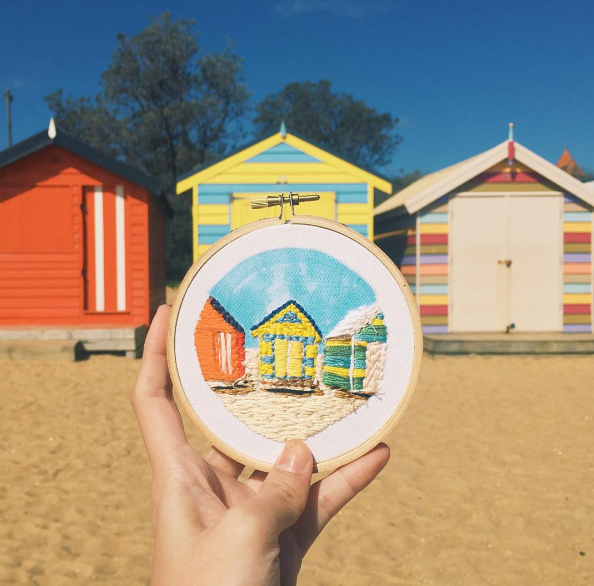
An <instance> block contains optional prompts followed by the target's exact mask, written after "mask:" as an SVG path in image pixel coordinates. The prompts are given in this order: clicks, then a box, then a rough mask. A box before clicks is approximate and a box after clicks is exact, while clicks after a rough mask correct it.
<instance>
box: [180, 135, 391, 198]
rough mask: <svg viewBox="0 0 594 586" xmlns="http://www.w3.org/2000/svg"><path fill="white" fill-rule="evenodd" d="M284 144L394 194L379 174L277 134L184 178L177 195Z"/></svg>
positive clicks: (388, 182) (242, 148)
mask: <svg viewBox="0 0 594 586" xmlns="http://www.w3.org/2000/svg"><path fill="white" fill-rule="evenodd" d="M281 144H286V145H289V146H290V147H294V148H295V149H299V150H300V151H302V152H303V153H305V154H307V155H309V156H310V157H313V158H314V159H318V160H319V161H320V162H324V163H327V164H328V165H333V166H335V167H337V168H340V169H342V170H343V171H344V172H346V173H350V174H352V175H353V177H354V178H359V179H360V180H361V181H362V182H364V183H369V184H370V185H372V186H373V187H375V188H377V189H379V190H381V191H384V192H386V193H391V191H392V184H391V182H390V181H389V180H388V179H386V178H385V177H382V176H381V175H379V174H378V173H377V172H375V171H371V170H368V169H364V168H363V167H361V166H359V165H355V164H354V163H351V162H349V161H347V160H346V159H344V158H343V157H341V156H339V155H336V154H333V153H331V152H329V151H328V150H325V149H322V148H320V147H318V146H316V145H314V144H312V143H311V142H308V141H306V140H305V139H303V138H300V137H299V136H297V135H295V134H290V133H285V134H284V135H283V133H281V132H277V133H276V134H273V135H272V136H269V137H268V138H265V139H264V140H259V141H257V142H253V143H250V144H248V145H244V146H243V147H241V148H240V149H238V150H237V151H235V152H233V153H231V154H230V155H227V156H225V157H224V158H222V159H220V160H218V161H214V162H213V163H210V164H208V165H205V166H203V167H200V168H199V169H194V170H192V171H190V172H189V173H185V174H184V175H181V176H180V177H178V180H177V193H178V194H180V193H184V192H186V191H188V189H191V188H192V187H194V186H195V185H197V184H199V183H206V182H208V181H209V180H210V179H212V178H213V177H216V176H217V175H219V174H221V173H223V172H225V171H226V170H228V169H231V168H233V167H235V166H237V165H240V164H242V163H246V162H249V160H250V159H253V158H254V157H257V156H258V155H260V154H261V153H263V152H265V151H267V150H269V149H272V148H274V147H276V146H278V145H281Z"/></svg>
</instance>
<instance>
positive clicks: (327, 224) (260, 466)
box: [167, 215, 423, 473]
mask: <svg viewBox="0 0 594 586" xmlns="http://www.w3.org/2000/svg"><path fill="white" fill-rule="evenodd" d="M286 223H291V224H296V225H299V224H301V225H308V226H317V227H319V228H324V229H326V230H331V231H333V232H337V233H338V234H342V235H343V236H346V237H347V238H350V239H351V240H354V241H355V242H356V243H357V244H360V245H361V246H363V247H365V248H366V249H367V250H368V251H369V252H371V254H373V255H374V256H375V257H376V258H377V259H378V260H379V261H380V262H381V263H382V264H383V265H384V267H385V268H386V269H387V270H388V271H389V272H390V274H391V275H392V277H393V278H394V280H395V281H396V282H397V283H398V286H399V287H400V290H401V291H402V293H403V295H404V298H405V301H406V304H407V306H408V310H409V313H410V316H411V320H412V328H413V335H414V350H413V364H412V369H411V373H410V378H409V380H408V384H407V387H406V391H405V393H404V396H403V397H402V400H401V401H400V403H399V404H398V406H397V408H396V409H395V410H394V412H393V413H392V415H391V416H390V418H389V419H388V421H387V422H386V423H385V424H384V425H383V426H382V427H381V428H380V429H379V430H378V431H377V432H375V433H374V434H373V435H372V436H370V437H369V438H368V439H367V440H365V441H364V442H363V443H361V444H360V445H359V446H358V447H357V448H355V449H353V450H350V451H348V452H345V453H344V454H341V455H340V456H337V457H335V458H330V459H328V460H324V461H322V462H316V463H315V464H314V472H318V473H319V472H327V471H331V470H334V469H336V468H338V467H340V466H343V465H344V464H348V463H349V462H352V461H353V460H355V459H356V458H358V457H359V456H362V455H363V454H366V453H367V452H368V451H369V450H371V449H372V448H373V447H375V446H376V445H377V444H379V443H380V441H381V440H382V439H383V438H384V437H386V436H387V435H388V433H389V432H390V431H391V430H392V428H393V427H394V426H395V425H396V423H398V421H399V420H400V418H401V417H402V415H403V413H404V411H405V410H406V407H407V406H408V404H409V402H410V400H411V398H412V395H413V393H414V391H415V388H416V386H417V382H418V380H419V375H420V371H421V362H422V357H423V334H422V328H421V319H420V316H419V312H418V309H417V304H416V301H415V298H414V296H413V294H412V293H411V290H410V287H409V285H408V283H407V282H406V280H405V279H404V277H403V276H402V274H401V273H400V271H399V270H398V269H397V268H396V266H395V265H394V263H393V262H392V261H391V260H390V259H389V257H388V256H387V255H386V254H385V253H384V252H383V251H382V250H380V249H379V248H378V247H377V246H376V245H375V244H373V243H372V242H370V241H369V240H367V238H365V237H364V236H362V235H361V234H359V233H358V232H355V231H354V230H351V229H350V228H347V227H346V226H344V225H342V224H339V223H337V222H333V221H331V220H326V219H324V218H320V217H317V216H307V215H302V216H301V215H297V216H295V215H294V216H293V217H292V218H291V219H290V220H283V219H280V218H279V219H276V218H273V219H265V220H257V221H256V222H253V223H251V224H248V225H246V226H242V227H241V228H237V229H235V230H233V232H231V233H230V234H228V235H227V236H224V237H223V238H221V239H220V240H219V241H218V242H217V243H216V244H213V245H212V246H211V247H210V248H209V249H208V250H207V251H206V252H205V253H204V254H203V255H202V256H201V257H200V259H199V260H198V261H197V262H195V263H194V264H193V265H192V267H191V268H190V270H189V271H188V273H187V274H186V276H185V277H184V279H183V281H182V282H181V284H180V286H179V289H178V292H177V297H176V299H175V302H174V303H173V306H172V309H171V316H170V318H169V325H168V328H167V363H168V365H169V373H170V375H171V380H172V382H173V393H174V397H175V400H176V401H177V403H178V404H181V405H182V406H183V409H184V410H185V412H186V414H187V415H188V417H189V418H190V420H191V421H192V423H193V424H194V425H195V426H196V427H197V428H198V429H199V430H200V431H201V432H202V433H203V434H204V435H205V436H206V438H207V439H208V441H209V442H210V443H211V444H212V445H213V446H215V447H216V448H218V449H219V450H220V451H221V452H223V453H224V454H226V455H227V456H229V457H231V458H233V459H234V460H237V461H238V462H241V463H242V464H245V465H246V466H248V467H251V468H255V469H256V470H263V471H269V470H270V469H271V468H272V464H270V463H269V462H263V461H261V460H256V459H254V458H251V457H249V456H246V455H245V454H243V453H241V452H238V451H237V450H235V449H234V448H232V447H231V446H229V445H228V444H226V443H225V442H224V441H223V440H221V438H220V437H218V436H217V435H216V434H214V433H213V432H212V430H211V429H210V428H209V427H208V426H207V425H205V424H204V423H203V421H202V420H201V419H200V417H199V416H198V414H197V413H196V411H195V410H194V408H193V407H192V405H191V403H190V401H189V399H188V397H187V396H186V393H185V391H184V389H183V386H182V384H181V380H180V376H179V373H178V366H177V359H176V354H175V329H176V325H177V320H178V316H179V311H180V308H181V305H182V302H183V300H184V297H185V295H186V292H187V290H188V288H189V286H190V284H191V283H192V281H193V280H194V277H195V276H196V275H197V273H198V272H199V271H200V269H201V268H202V267H203V266H204V264H206V262H207V261H208V260H209V259H211V258H212V257H213V256H215V255H216V254H217V253H218V252H219V251H220V250H222V249H223V248H224V247H225V246H227V245H228V244H230V243H231V242H233V241H235V240H237V239H238V238H241V237H242V236H245V235H246V234H249V233H250V232H254V231H256V230H261V229H262V228H268V227H273V226H280V225H282V224H286Z"/></svg>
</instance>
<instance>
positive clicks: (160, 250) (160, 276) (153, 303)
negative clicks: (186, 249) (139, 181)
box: [148, 198, 166, 320]
mask: <svg viewBox="0 0 594 586" xmlns="http://www.w3.org/2000/svg"><path fill="white" fill-rule="evenodd" d="M149 206H150V207H149V218H148V224H149V232H148V234H149V235H150V237H149V319H150V320H152V319H153V316H154V315H155V313H156V311H157V309H158V307H159V305H162V304H163V303H165V294H166V290H165V287H166V277H165V218H164V216H163V213H162V212H161V210H159V209H158V207H157V204H156V203H155V202H154V201H152V198H149Z"/></svg>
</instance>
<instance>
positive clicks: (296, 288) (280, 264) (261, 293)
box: [211, 248, 375, 348]
mask: <svg viewBox="0 0 594 586" xmlns="http://www.w3.org/2000/svg"><path fill="white" fill-rule="evenodd" d="M211 295H212V296H213V297H215V298H216V299H217V300H218V301H219V302H220V303H221V304H222V305H223V307H224V308H225V309H226V310H227V311H228V312H229V313H230V314H231V315H232V316H233V317H234V318H235V319H236V320H237V321H238V322H239V323H240V324H241V325H242V327H243V329H244V330H245V332H246V337H245V342H246V347H248V348H256V347H257V346H258V340H257V338H253V337H252V336H251V335H250V334H249V331H250V329H251V328H252V326H254V325H255V324H257V323H260V322H261V321H262V319H264V318H265V317H266V316H267V315H268V314H269V313H270V312H272V311H274V310H275V309H276V308H277V307H279V306H281V305H283V304H284V303H286V302H287V301H289V300H294V301H297V303H299V304H300V305H301V306H302V307H303V309H305V311H306V312H307V313H308V314H309V315H310V316H311V317H312V318H313V320H314V321H315V322H316V324H317V326H318V328H319V329H320V331H321V332H322V334H323V335H326V334H327V333H328V332H329V331H330V330H331V329H332V328H333V327H334V326H335V325H336V324H337V323H338V322H339V321H340V320H341V319H342V318H343V317H344V316H345V314H346V313H347V312H348V311H350V310H351V309H356V308H357V307H361V306H362V305H370V304H372V303H373V302H374V301H375V294H374V292H373V289H372V288H371V287H370V286H369V284H368V283H367V282H366V281H365V280H364V279H363V278H362V277H360V276H359V275H358V274H357V273H356V272H354V271H352V270H351V269H349V268H348V267H346V266H345V265H344V264H342V263H341V262H339V261H337V260H336V259H334V258H332V257H331V256H328V255H327V254H324V253H323V252H319V251H317V250H304V249H302V248H283V249H280V250H270V251H266V252H261V253H259V254H256V255H254V256H252V257H251V258H249V259H247V260H245V261H243V262H241V263H240V264H238V265H237V266H236V267H235V268H234V269H233V270H231V271H230V272H229V273H227V274H226V275H225V276H224V277H223V278H222V279H221V280H220V281H219V282H218V283H217V284H216V285H215V286H214V287H213V288H212V290H211Z"/></svg>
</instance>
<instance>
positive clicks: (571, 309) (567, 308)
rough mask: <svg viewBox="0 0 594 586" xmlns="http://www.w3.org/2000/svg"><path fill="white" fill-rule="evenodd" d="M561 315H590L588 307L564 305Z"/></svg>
mask: <svg viewBox="0 0 594 586" xmlns="http://www.w3.org/2000/svg"><path fill="white" fill-rule="evenodd" d="M563 313H564V314H565V315H569V314H570V313H582V314H585V315H590V306H589V305H564V306H563Z"/></svg>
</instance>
